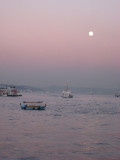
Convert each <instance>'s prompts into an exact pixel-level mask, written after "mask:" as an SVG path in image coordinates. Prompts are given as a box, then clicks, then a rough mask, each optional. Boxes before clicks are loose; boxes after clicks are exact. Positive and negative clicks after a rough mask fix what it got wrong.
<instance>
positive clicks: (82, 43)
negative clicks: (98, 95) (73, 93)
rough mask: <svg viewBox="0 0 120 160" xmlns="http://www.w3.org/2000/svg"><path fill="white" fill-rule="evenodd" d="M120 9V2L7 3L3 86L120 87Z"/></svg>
mask: <svg viewBox="0 0 120 160" xmlns="http://www.w3.org/2000/svg"><path fill="white" fill-rule="evenodd" d="M119 6H120V1H119V0H116V1H114V0H106V1H105V0H101V1H100V0H61V1H57V0H51V1H49V0H44V1H43V0H41V1H39V0H19V1H16V0H11V1H10V0H1V1H0V23H1V24H0V75H1V76H0V83H3V82H4V83H12V84H14V83H15V84H25V85H26V84H29V85H33V86H41V85H44V86H45V85H46V86H47V85H54V84H55V85H62V84H63V85H64V83H65V82H66V80H69V81H70V82H71V85H72V86H78V85H79V87H83V86H84V87H99V86H103V87H117V86H119V85H120V75H119V70H120V62H119V59H120V45H119V42H120V16H119V15H120V10H119ZM90 30H92V31H93V32H94V36H93V37H89V36H88V32H89V31H90ZM107 85H108V86H107Z"/></svg>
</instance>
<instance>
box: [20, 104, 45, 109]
mask: <svg viewBox="0 0 120 160" xmlns="http://www.w3.org/2000/svg"><path fill="white" fill-rule="evenodd" d="M21 109H23V110H45V109H46V105H44V106H27V105H21Z"/></svg>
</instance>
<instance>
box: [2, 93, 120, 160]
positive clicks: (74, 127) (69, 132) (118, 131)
mask: <svg viewBox="0 0 120 160" xmlns="http://www.w3.org/2000/svg"><path fill="white" fill-rule="evenodd" d="M23 100H34V101H35V100H43V101H44V102H46V103H47V104H48V106H47V109H46V110H45V111H34V110H33V111H28V110H21V108H20V105H19V103H20V102H22V101H23ZM0 160H120V98H115V97H114V96H112V95H111V96H110V95H79V94H75V95H74V98H72V99H63V98H61V97H60V94H59V93H38V92H36V93H35V92H33V93H23V96H22V97H0Z"/></svg>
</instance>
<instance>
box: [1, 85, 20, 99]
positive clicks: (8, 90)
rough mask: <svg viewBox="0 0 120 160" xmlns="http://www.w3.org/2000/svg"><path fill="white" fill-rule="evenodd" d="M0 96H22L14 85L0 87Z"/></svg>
mask: <svg viewBox="0 0 120 160" xmlns="http://www.w3.org/2000/svg"><path fill="white" fill-rule="evenodd" d="M0 96H6V97H7V96H11V97H17V96H22V95H21V94H20V95H19V94H18V91H17V88H16V87H14V86H9V87H7V86H6V87H0Z"/></svg>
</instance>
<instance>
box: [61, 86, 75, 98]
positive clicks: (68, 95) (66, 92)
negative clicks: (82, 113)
mask: <svg viewBox="0 0 120 160" xmlns="http://www.w3.org/2000/svg"><path fill="white" fill-rule="evenodd" d="M62 97H63V98H72V97H73V95H72V93H71V91H70V90H69V89H68V83H66V89H65V90H64V91H63V92H62Z"/></svg>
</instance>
